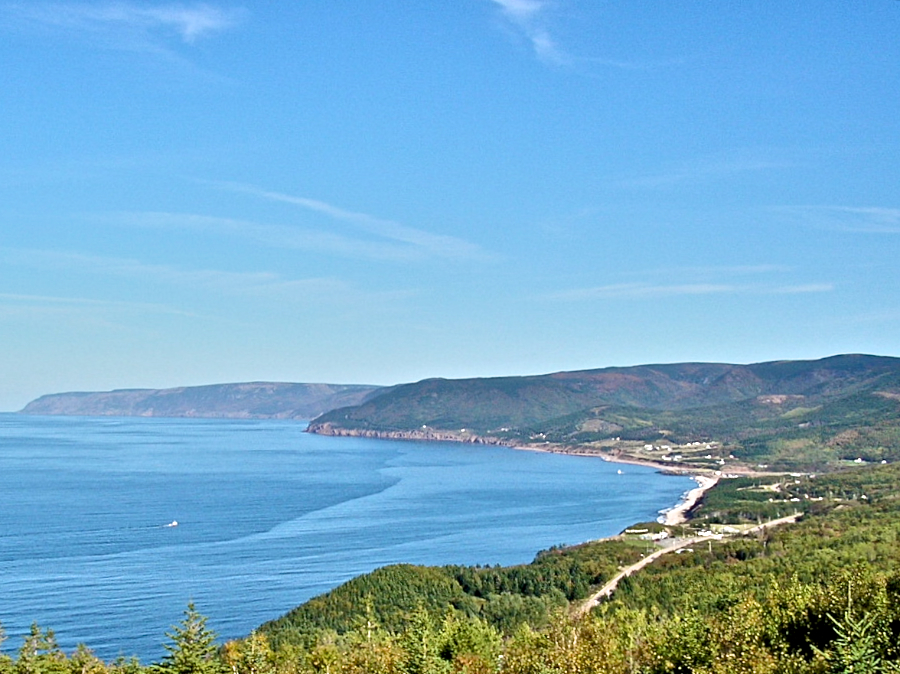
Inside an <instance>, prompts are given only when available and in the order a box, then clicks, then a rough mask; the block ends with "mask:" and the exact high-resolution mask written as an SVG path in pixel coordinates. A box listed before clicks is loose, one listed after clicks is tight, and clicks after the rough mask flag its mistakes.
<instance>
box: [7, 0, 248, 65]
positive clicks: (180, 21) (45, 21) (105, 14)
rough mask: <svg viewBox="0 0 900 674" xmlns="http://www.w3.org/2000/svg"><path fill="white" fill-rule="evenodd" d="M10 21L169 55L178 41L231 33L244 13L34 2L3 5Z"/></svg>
mask: <svg viewBox="0 0 900 674" xmlns="http://www.w3.org/2000/svg"><path fill="white" fill-rule="evenodd" d="M0 12H2V15H3V16H4V17H6V18H7V19H11V20H14V21H17V22H19V23H26V24H29V25H32V26H36V27H41V28H44V29H49V30H54V31H58V32H60V33H64V34H67V35H72V36H76V37H79V38H84V39H88V40H91V41H93V42H95V43H97V44H99V45H101V46H104V47H110V48H116V49H126V50H133V51H153V52H158V53H170V48H169V46H168V45H169V44H170V43H171V42H172V40H173V39H175V40H177V41H179V42H181V43H183V44H192V43H194V42H196V41H197V40H200V39H202V38H206V37H209V36H212V35H214V34H217V33H220V32H222V31H224V30H227V29H229V28H231V27H232V26H234V25H235V24H237V23H238V22H239V21H240V19H241V17H242V16H243V11H242V10H240V9H223V8H220V7H216V6H213V5H209V4H205V3H194V4H176V3H168V4H153V5H151V4H145V3H131V2H100V3H86V2H81V3H72V2H29V3H7V4H4V5H2V6H0Z"/></svg>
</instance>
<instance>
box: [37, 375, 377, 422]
mask: <svg viewBox="0 0 900 674" xmlns="http://www.w3.org/2000/svg"><path fill="white" fill-rule="evenodd" d="M377 390H379V389H378V387H376V386H347V385H342V384H290V383H272V382H253V383H247V384H213V385H209V386H186V387H181V388H170V389H126V390H118V391H106V392H97V393H56V394H52V395H45V396H41V397H40V398H38V399H37V400H34V401H32V402H30V403H28V405H26V406H25V408H24V409H23V410H22V413H23V414H61V415H77V416H142V417H200V418H224V419H312V418H314V417H316V416H318V415H320V414H322V413H323V412H327V411H328V410H331V409H334V408H336V407H343V406H346V405H356V404H359V403H361V402H363V401H364V400H365V399H366V398H367V397H368V396H369V395H370V394H372V393H373V392H374V391H377Z"/></svg>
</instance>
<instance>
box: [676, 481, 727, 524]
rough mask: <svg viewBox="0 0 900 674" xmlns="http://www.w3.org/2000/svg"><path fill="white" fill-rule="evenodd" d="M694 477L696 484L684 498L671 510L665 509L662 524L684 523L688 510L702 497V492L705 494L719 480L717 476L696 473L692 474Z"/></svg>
mask: <svg viewBox="0 0 900 674" xmlns="http://www.w3.org/2000/svg"><path fill="white" fill-rule="evenodd" d="M694 479H695V480H696V481H697V486H696V487H695V488H694V489H691V490H690V491H689V492H688V493H687V494H686V495H685V497H684V500H683V501H681V503H679V504H678V505H677V506H675V507H674V508H672V509H671V510H667V511H666V513H665V519H664V521H663V524H665V525H667V526H674V525H676V524H684V523H685V522H687V513H688V511H690V509H691V508H693V507H694V506H695V505H697V503H698V502H699V501H700V499H701V498H703V494H705V493H706V491H707V490H708V489H712V488H713V487H714V486H715V485H716V483H717V482H718V481H719V478H717V477H707V476H705V475H696V476H694Z"/></svg>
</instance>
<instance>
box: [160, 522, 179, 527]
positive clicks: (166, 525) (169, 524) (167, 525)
mask: <svg viewBox="0 0 900 674" xmlns="http://www.w3.org/2000/svg"><path fill="white" fill-rule="evenodd" d="M163 526H164V527H166V528H169V527H177V526H178V520H172V521H171V522H169V523H168V524H164V525H163Z"/></svg>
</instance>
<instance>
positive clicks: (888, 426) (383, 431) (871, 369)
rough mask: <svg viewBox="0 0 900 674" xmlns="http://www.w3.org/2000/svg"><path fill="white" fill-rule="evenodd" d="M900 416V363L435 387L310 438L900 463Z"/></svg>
mask: <svg viewBox="0 0 900 674" xmlns="http://www.w3.org/2000/svg"><path fill="white" fill-rule="evenodd" d="M898 413H900V358H890V357H881V356H867V355H841V356H833V357H830V358H824V359H821V360H814V361H776V362H768V363H758V364H753V365H730V364H722V363H682V364H670V365H642V366H635V367H613V368H605V369H599V370H586V371H580V372H559V373H555V374H547V375H540V376H528V377H500V378H485V379H461V380H446V379H428V380H425V381H421V382H418V383H415V384H406V385H402V386H396V387H393V388H390V389H387V390H385V391H383V392H381V393H380V394H379V395H377V396H373V397H371V398H370V399H368V400H367V401H365V402H364V403H362V404H360V405H357V406H352V407H346V408H342V409H336V410H332V411H331V412H328V413H326V414H324V415H322V416H321V417H319V418H318V419H316V420H315V421H314V423H313V424H311V426H310V432H313V433H321V434H332V435H374V436H393V437H419V438H423V439H457V440H469V441H479V442H485V441H487V442H492V441H500V442H516V443H519V442H536V441H548V442H558V443H575V444H584V443H588V442H595V441H600V440H603V439H605V438H620V439H621V440H623V441H625V440H630V441H634V442H654V441H659V440H660V439H662V440H663V441H669V442H673V443H688V442H692V441H710V440H718V441H724V442H730V443H738V444H741V445H745V446H746V448H747V451H748V452H752V451H756V452H757V453H759V454H760V455H765V454H766V452H767V451H769V450H772V451H774V450H775V449H776V448H774V447H768V448H766V447H763V448H762V450H760V447H761V445H760V443H762V445H765V444H766V443H767V442H768V441H769V440H770V439H772V438H777V439H778V440H779V441H784V440H785V439H796V438H800V439H801V440H802V439H803V438H806V439H810V438H813V439H814V440H815V441H816V442H817V443H819V444H820V445H827V443H829V442H832V443H833V445H832V446H833V447H834V448H835V450H836V452H837V454H840V452H841V451H843V450H846V451H848V452H860V451H862V450H863V449H865V448H866V447H869V446H872V447H884V446H890V447H893V446H894V445H897V450H898V453H900V442H898V440H900V436H898V435H897V431H898ZM823 433H824V435H823ZM871 433H875V434H876V435H877V437H874V438H873V437H871ZM894 436H897V437H894ZM835 443H836V444H835ZM873 458H875V457H873Z"/></svg>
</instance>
